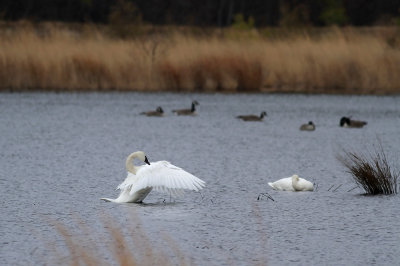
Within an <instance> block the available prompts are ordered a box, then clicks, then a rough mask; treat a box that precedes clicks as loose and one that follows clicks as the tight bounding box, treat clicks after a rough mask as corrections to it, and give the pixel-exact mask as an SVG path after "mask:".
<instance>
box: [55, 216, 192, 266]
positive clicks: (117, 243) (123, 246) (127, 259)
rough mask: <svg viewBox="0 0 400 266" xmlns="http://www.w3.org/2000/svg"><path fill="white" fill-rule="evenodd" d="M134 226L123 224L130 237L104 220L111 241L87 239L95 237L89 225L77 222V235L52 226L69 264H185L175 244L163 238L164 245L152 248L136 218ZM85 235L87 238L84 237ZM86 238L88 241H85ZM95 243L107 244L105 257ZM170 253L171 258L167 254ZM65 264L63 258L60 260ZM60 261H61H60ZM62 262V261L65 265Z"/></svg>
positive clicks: (65, 228) (63, 227)
mask: <svg viewBox="0 0 400 266" xmlns="http://www.w3.org/2000/svg"><path fill="white" fill-rule="evenodd" d="M133 220H134V221H135V222H136V223H135V224H133V223H128V224H129V225H127V224H125V225H124V227H126V226H129V227H130V229H129V230H128V231H129V234H127V233H126V232H123V230H122V229H121V228H122V226H121V225H119V224H118V223H116V222H113V221H112V220H111V219H110V218H108V219H105V220H104V222H103V224H104V228H106V229H107V231H108V235H109V237H110V238H106V237H103V238H100V239H90V238H92V237H96V235H97V234H95V233H94V232H93V230H91V229H90V228H89V227H88V226H86V225H85V224H84V223H83V222H82V221H80V223H79V226H78V227H75V228H78V230H79V232H77V231H76V230H74V232H71V231H69V230H68V229H67V227H66V226H64V225H62V224H55V227H56V229H57V231H58V232H59V233H60V234H61V236H62V237H63V239H64V241H65V244H66V247H67V249H68V251H69V256H68V257H67V263H68V264H70V265H96V266H97V265H110V261H111V262H112V263H115V264H116V265H121V266H133V265H187V264H188V263H187V261H186V257H185V255H184V254H183V253H182V252H181V250H180V249H179V247H178V246H177V244H176V243H175V242H174V241H173V240H172V239H171V238H166V242H167V245H162V248H161V247H160V245H154V243H153V241H152V240H151V239H150V238H149V237H148V236H147V235H146V233H145V231H144V230H143V228H142V225H141V223H140V221H139V219H138V218H137V217H134V219H133ZM85 236H86V237H85ZM87 236H89V239H88V238H87ZM98 243H110V244H109V246H106V250H105V251H106V252H107V253H106V254H105V253H104V250H103V249H102V248H101V246H100V245H99V244H98ZM166 251H169V252H170V253H171V252H172V255H171V256H168V255H167V252H166ZM62 261H64V259H63V260H62ZM60 262H61V260H60ZM64 263H65V262H64Z"/></svg>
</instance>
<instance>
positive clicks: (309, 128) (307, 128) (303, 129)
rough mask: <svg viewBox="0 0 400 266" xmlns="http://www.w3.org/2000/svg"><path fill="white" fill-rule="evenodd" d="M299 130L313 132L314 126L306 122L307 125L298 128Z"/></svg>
mask: <svg viewBox="0 0 400 266" xmlns="http://www.w3.org/2000/svg"><path fill="white" fill-rule="evenodd" d="M300 130H302V131H314V130H315V125H314V123H313V122H312V121H310V122H308V124H303V125H301V127H300Z"/></svg>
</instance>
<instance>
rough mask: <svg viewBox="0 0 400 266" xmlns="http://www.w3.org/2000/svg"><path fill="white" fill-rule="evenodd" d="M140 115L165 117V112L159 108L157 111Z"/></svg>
mask: <svg viewBox="0 0 400 266" xmlns="http://www.w3.org/2000/svg"><path fill="white" fill-rule="evenodd" d="M140 114H141V115H146V116H164V110H163V109H162V108H161V106H159V107H157V109H156V110H155V111H148V112H142V113H140Z"/></svg>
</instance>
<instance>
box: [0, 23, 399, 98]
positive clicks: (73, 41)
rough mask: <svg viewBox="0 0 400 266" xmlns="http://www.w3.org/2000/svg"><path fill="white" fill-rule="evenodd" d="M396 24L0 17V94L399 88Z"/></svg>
mask: <svg viewBox="0 0 400 266" xmlns="http://www.w3.org/2000/svg"><path fill="white" fill-rule="evenodd" d="M399 73H400V28H398V27H396V26H385V27H378V26H376V27H362V28H356V27H344V28H338V27H329V28H298V29H291V28H263V29H246V30H243V29H235V28H223V29H218V28H196V27H180V26H148V25H141V26H135V25H132V26H129V25H119V26H113V25H99V24H97V25H95V24H66V23H57V22H53V23H49V22H46V23H36V24H34V23H30V22H26V21H20V22H13V23H10V22H0V91H8V92H9V91H12V92H13V91H141V92H157V91H169V92H221V93H235V92H244V93H253V92H256V93H257V92H274V93H325V94H377V95H383V94H398V93H400V75H399Z"/></svg>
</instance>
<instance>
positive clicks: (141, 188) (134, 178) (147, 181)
mask: <svg viewBox="0 0 400 266" xmlns="http://www.w3.org/2000/svg"><path fill="white" fill-rule="evenodd" d="M135 158H138V159H139V160H141V161H143V162H145V163H146V165H143V166H134V165H133V159H135ZM126 170H127V171H128V176H127V178H126V179H125V180H124V182H122V183H121V184H120V185H119V186H118V187H117V189H120V190H121V193H120V194H119V196H118V198H116V199H109V198H101V199H102V200H105V201H111V202H117V203H124V202H135V203H141V202H142V201H143V199H144V198H145V197H146V196H147V195H148V194H149V193H150V191H151V190H152V189H153V188H154V189H155V190H158V191H162V192H169V193H170V194H172V195H176V196H179V195H182V194H183V190H184V189H189V190H194V191H199V190H200V189H202V188H203V187H204V186H205V182H204V181H203V180H201V179H199V178H197V177H195V176H194V175H192V174H190V173H188V172H186V171H185V170H183V169H181V168H179V167H177V166H175V165H173V164H171V163H169V162H167V161H158V162H154V163H151V164H150V162H149V161H148V159H147V157H146V155H145V154H144V152H142V151H137V152H134V153H132V154H130V155H129V156H128V158H127V159H126Z"/></svg>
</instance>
